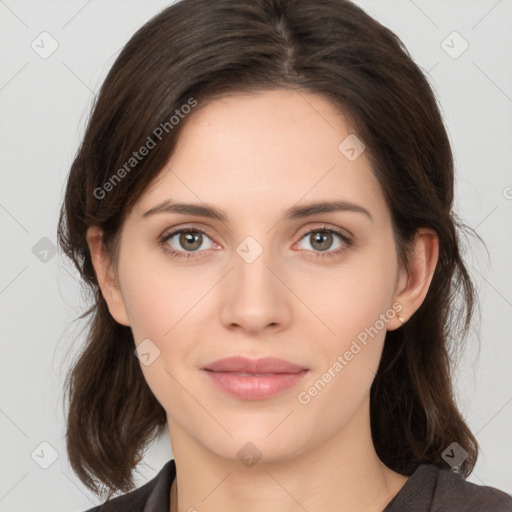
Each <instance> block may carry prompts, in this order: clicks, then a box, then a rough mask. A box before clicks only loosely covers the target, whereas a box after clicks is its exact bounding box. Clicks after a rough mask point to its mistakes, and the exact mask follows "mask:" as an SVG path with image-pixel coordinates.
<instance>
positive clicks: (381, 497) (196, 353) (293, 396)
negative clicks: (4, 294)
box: [88, 91, 438, 512]
mask: <svg viewBox="0 0 512 512" xmlns="http://www.w3.org/2000/svg"><path fill="white" fill-rule="evenodd" d="M349 133H350V131H349V129H348V127H347V124H346V123H345V122H344V119H343V117H342V116H341V115H340V114H339V113H338V112H337V111H336V110H335V109H334V107H333V106H332V104H331V103H329V102H328V101H327V100H326V99H324V98H323V97H322V96H319V95H317V94H313V93H309V92H305V91H302V92H300V93H298V92H293V91H266V92H261V93H258V94H252V95H248V94H236V95H235V94H231V95H229V96H226V97H223V98H217V99H215V100H214V101H212V102H211V103H208V104H206V105H205V106H202V107H201V108H197V109H196V110H194V112H193V114H191V116H190V118H189V119H188V120H187V124H186V125H185V127H184V131H183V132H182V134H181V135H180V139H179V142H178V146H177V149H176V151H175V153H174V154H173V155H172V157H171V158H170V160H169V162H168V165H167V166H166V167H165V168H164V169H163V170H162V172H161V173H160V175H159V176H158V178H157V179H156V180H155V181H154V183H153V184H152V185H151V186H150V187H149V188H148V189H147V190H146V191H145V193H144V195H143V196H142V197H141V199H140V200H139V202H138V203H137V204H136V206H135V207H134V208H133V210H132V211H131V212H130V214H129V216H128V217H127V219H126V221H125V223H124V225H123V227H122V232H121V238H120V244H119V252H118V258H117V260H115V261H113V260H112V259H110V258H109V257H108V255H106V254H105V252H104V250H103V245H102V239H101V230H100V229H99V228H97V227H92V228H90V229H89V232H88V242H89V247H90V250H91V255H92V258H93V263H94V267H95V270H96V273H97V276H98V280H99V283H100V287H101V290H102V293H103V295H104V297H105V299H106V301H107V303H108V306H109V310H110V312H111V314H112V316H113V317H114V318H115V319H116V320H117V321H118V322H119V323H121V324H124V325H129V326H130V327H131V329H132V332H133V336H134V340H135V344H136V345H138V344H139V343H140V342H141V341H142V340H144V339H146V338H149V339H150V340H151V341H152V342H153V343H154V344H155V345H156V346H157V347H158V348H159V350H160V356H159V357H157V358H156V359H155V360H154V361H153V362H152V363H151V364H150V365H149V366H145V365H142V364H141V368H142V371H143V372H144V376H145V378H146V380H147V382H148V385H149V386H150V388H151V390H152V392H153V393H154V394H155V396H156V398H157V399H158V400H159V402H160V403H161V404H162V406H163V407H164V409H165V410H166V412H167V418H168V425H169V436H170V441H171V444H172V447H173V454H174V458H175V461H176V467H177V481H176V482H175V484H174V485H173V488H172V492H171V496H172V502H171V503H172V506H171V510H179V511H186V510H190V509H191V508H192V507H194V508H195V509H197V510H201V511H218V510H224V511H235V510H236V511H238V510H240V508H241V504H243V509H244V510H245V511H248V512H251V511H261V510H265V511H268V512H272V511H277V510H279V511H280V512H283V511H284V512H291V511H298V510H301V511H302V510H304V509H306V510H308V511H310V512H313V511H322V512H328V511H334V510H336V511H338V512H339V511H355V510H357V511H366V512H370V511H381V510H382V509H383V508H384V507H385V506H386V504H387V503H388V502H389V501H390V500H391V499H392V498H393V496H395V495H396V494H397V492H398V491H399V490H400V489H401V487H402V486H403V485H404V483H405V482H406V480H407V477H404V476H402V475H399V474H398V473H395V472H393V471H392V470H390V469H389V468H387V467H386V466H385V465H384V464H383V463H382V462H381V461H380V460H379V458H378V456H377V454H376V452H375V449H374V446H373V443H372V440H371V432H370V418H369V391H370V387H371V384H372V381H373V379H374V376H375V372H376V371H377V368H378V364H379V360H380V356H381V352H382V348H383V343H384V338H385V333H386V330H393V329H396V328H399V327H400V326H401V323H400V322H399V320H398V318H397V316H396V315H395V316H394V318H392V319H390V320H389V321H388V322H387V323H386V324H385V326H384V328H382V329H381V330H380V331H379V332H378V334H377V335H376V336H374V337H373V338H371V339H370V340H369V342H368V344H367V345H366V346H364V348H363V349H362V350H361V351H360V352H359V353H358V354H357V355H356V356H355V357H354V358H353V359H352V360H351V361H349V362H348V364H347V365H346V366H345V367H344V368H343V370H342V371H341V372H339V373H338V374H337V375H336V377H335V378H332V379H331V381H330V382H329V383H328V384H327V385H326V386H325V388H324V389H323V390H322V391H321V392H319V393H318V394H317V395H316V396H314V397H312V398H311V400H310V402H309V403H307V404H301V403H299V401H298V399H297V396H298V393H299V392H301V391H304V390H307V389H308V388H309V387H310V386H312V385H313V384H314V383H315V382H316V381H317V380H318V379H319V378H321V377H322V375H323V374H324V373H325V372H326V371H327V369H328V368H329V367H332V365H333V363H334V362H335V361H336V360H337V357H338V355H342V354H344V353H345V352H346V351H347V350H348V349H349V347H350V345H351V343H352V341H353V340H354V339H356V337H357V335H358V334H359V333H361V332H362V331H364V329H365V328H369V327H370V326H373V325H375V324H376V320H378V319H379V315H380V314H382V313H385V312H386V311H389V310H391V311H392V310H393V309H392V305H393V304H394V303H395V304H396V303H397V302H399V303H400V304H401V305H402V308H403V309H402V310H401V312H400V314H401V316H402V317H403V318H404V319H405V321H407V319H408V318H409V317H410V316H411V315H412V314H413V313H414V312H415V311H416V310H417V309H418V308H419V306H420V305H421V303H422V301H423V300H424V298H425V296H426V293H427V291H428V287H429V285H430V281H431V277H432V273H433V271H434V269H435V265H436V262H437V258H438V239H437V237H436V235H435V233H434V232H433V231H432V230H429V229H421V230H420V231H418V236H417V237H416V241H415V244H414V248H413V251H412V253H411V256H410V259H409V265H410V269H409V275H408V274H407V273H406V271H405V269H404V268H402V267H401V265H400V264H399V260H398V257H397V251H396V248H395V243H394V238H393V229H392V223H391V214H390V211H389V208H388V206H387V204H386V203H385V200H384V196H383V194H382V191H381V189H380V186H379V183H378V181H377V179H376V178H375V176H374V175H373V173H372V172H371V169H370V166H369V163H368V161H367V159H366V155H365V152H363V153H362V154H361V155H360V156H359V157H358V158H357V159H356V160H355V161H349V160H348V159H347V158H346V156H345V155H344V154H343V153H342V152H340V150H339V149H338V146H339V144H340V142H342V141H343V140H344V139H345V138H346V137H347V135H348V134H349ZM167 199H173V200H174V201H180V202H194V203H199V204H201V203H208V204H209V205H213V206H215V207H217V208H220V209H222V210H224V211H225V212H226V214H227V215H228V220H227V221H226V222H221V221H219V220H215V219H210V218H204V217H193V216H191V215H188V214H187V215H183V214H178V213H159V214H155V215H152V216H148V217H147V218H143V217H142V215H143V213H144V212H146V211H147V210H149V209H150V208H152V207H154V206H155V205H157V204H159V203H161V202H162V201H165V200H167ZM320 200H345V201H350V202H352V203H356V204H358V205H360V206H362V207H364V208H365V209H367V210H368V211H369V212H370V214H371V217H372V219H369V218H368V217H367V216H365V215H363V214H361V213H357V212H352V211H342V212H330V213H321V214H317V215H313V216H311V217H308V218H302V219H295V220H283V219H282V214H283V211H284V210H285V209H287V208H290V207H292V206H295V205H302V204H305V203H306V202H310V201H320ZM323 226H327V228H339V229H340V230H341V231H342V232H343V233H344V234H346V235H349V236H350V237H351V238H352V240H353V241H354V244H353V245H352V246H345V248H344V250H343V252H341V253H340V254H337V255H335V256H333V257H332V258H322V257H321V256H320V255H321V254H322V251H321V249H318V247H319V244H318V243H316V244H315V239H314V234H310V235H306V233H307V232H308V231H309V230H311V229H314V228H318V229H319V231H321V232H322V233H323V232H324V231H323V230H322V228H323ZM181 227H186V228H189V229H191V228H192V227H198V228H201V229H203V230H205V231H206V232H207V236H206V237H205V238H203V244H202V245H201V246H200V248H199V249H195V256H196V258H195V259H189V260H187V259H186V258H172V257H171V256H170V255H169V254H168V253H166V252H165V251H164V250H163V246H162V245H160V244H159V243H158V239H159V237H160V236H161V235H162V234H165V233H168V232H171V231H172V230H173V229H176V228H181ZM247 236H251V237H253V238H254V239H255V240H256V241H257V242H258V244H259V245H260V246H261V248H262V249H263V252H262V254H261V255H260V256H259V257H257V258H256V259H255V261H253V262H252V263H248V262H247V261H245V260H244V259H243V258H241V257H240V256H239V254H238V253H237V252H236V249H237V247H238V246H239V245H240V243H241V242H242V241H243V240H244V239H245V238H246V237H247ZM179 239H180V237H179V235H177V236H175V237H174V238H173V239H172V240H170V241H168V242H167V246H171V248H173V249H175V250H178V251H181V253H183V254H186V253H187V251H186V248H187V247H189V246H187V245H180V243H179V242H180V240H179ZM185 243H186V241H185ZM199 243H200V242H199ZM327 245H328V244H327ZM344 245H345V244H344V242H343V241H342V240H341V239H339V238H337V236H336V235H333V238H332V241H331V246H328V248H327V252H331V253H332V252H334V251H336V250H337V249H338V248H339V247H343V246H344ZM324 252H325V251H324ZM232 355H245V356H247V357H250V358H259V357H264V356H274V357H279V358H282V359H285V360H288V361H291V362H293V363H296V364H299V365H301V366H304V367H306V368H308V369H309V373H308V375H307V376H306V377H305V378H304V380H303V382H301V383H300V384H299V385H298V386H296V387H294V388H292V389H291V390H287V391H285V392H284V393H282V394H280V395H278V396H276V397H273V398H269V399H265V400H242V399H239V398H234V397H231V396H228V395H226V394H224V393H223V392H222V391H219V390H218V389H216V388H214V387H213V386H212V385H211V383H210V381H209V379H207V378H206V377H205V375H204V373H203V372H202V371H201V370H200V369H201V368H202V367H203V366H204V365H205V364H206V363H208V362H212V361H215V360H217V359H221V358H224V357H228V356H232ZM247 442H251V443H253V444H254V445H255V446H256V447H257V448H258V450H259V451H260V452H261V454H262V458H261V460H260V461H259V462H258V463H256V464H255V465H254V466H252V467H246V466H245V465H244V464H242V463H241V462H240V460H239V459H238V458H237V452H238V451H239V450H240V449H241V448H242V447H244V445H246V443H247ZM176 484H177V485H176ZM176 496H177V500H176ZM176 502H177V503H176Z"/></svg>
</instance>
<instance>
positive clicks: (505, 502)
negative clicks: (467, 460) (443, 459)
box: [433, 468, 512, 512]
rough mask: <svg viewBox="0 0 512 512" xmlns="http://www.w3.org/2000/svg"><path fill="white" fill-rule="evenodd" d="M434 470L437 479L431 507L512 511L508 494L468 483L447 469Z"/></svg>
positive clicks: (468, 511) (477, 511)
mask: <svg viewBox="0 0 512 512" xmlns="http://www.w3.org/2000/svg"><path fill="white" fill-rule="evenodd" d="M436 469H437V470H438V477H437V485H436V492H435V496H434V501H433V505H437V506H438V508H439V510H441V509H442V508H444V509H445V510H460V511H461V512H482V511H484V510H492V511H493V512H502V511H503V512H511V511H512V497H511V496H510V495H509V494H507V493H505V492H503V491H500V490H499V489H496V488H495V487H489V486H485V485H477V484H474V483H472V482H468V481H466V480H464V479H463V478H461V477H460V476H459V475H458V474H456V473H453V472H452V471H449V470H447V469H439V468H436ZM448 507H450V508H448ZM456 507H457V508H456ZM434 509H435V507H434Z"/></svg>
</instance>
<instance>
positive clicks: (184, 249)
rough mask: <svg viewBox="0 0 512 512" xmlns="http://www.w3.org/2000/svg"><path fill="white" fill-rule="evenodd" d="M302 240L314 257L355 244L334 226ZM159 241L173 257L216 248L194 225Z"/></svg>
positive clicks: (339, 251)
mask: <svg viewBox="0 0 512 512" xmlns="http://www.w3.org/2000/svg"><path fill="white" fill-rule="evenodd" d="M313 235H314V236H313ZM336 238H337V239H338V240H340V241H341V242H338V245H337V246H336V247H335V248H334V250H329V249H330V248H331V247H332V245H333V240H334V241H335V240H336ZM302 240H309V244H308V245H309V246H310V247H311V248H308V247H306V248H304V247H303V248H301V250H304V249H305V250H306V251H307V252H309V253H312V256H311V257H313V258H315V257H320V258H326V257H334V256H337V255H339V254H341V253H342V252H344V251H345V250H346V249H347V248H349V247H350V246H352V244H353V241H352V240H351V239H350V238H349V237H347V236H346V235H344V234H343V233H342V232H341V231H338V230H337V229H334V228H328V227H327V226H322V227H319V228H315V229H310V230H309V231H308V232H306V233H304V235H302V237H301V241H302ZM208 241H209V244H208V243H207V244H206V247H205V246H204V244H205V242H208ZM159 242H160V244H161V245H162V247H163V249H164V251H165V252H166V253H168V254H169V255H170V256H171V257H173V258H187V259H191V258H196V257H201V255H200V254H199V253H201V252H203V250H206V249H213V248H214V247H213V246H214V243H213V241H212V239H211V238H210V237H209V236H208V235H207V234H206V232H205V231H203V230H202V229H199V228H196V227H192V226H190V227H184V228H180V229H177V230H174V231H172V232H170V233H166V234H164V235H163V236H162V238H161V239H160V241H159ZM200 249H203V250H200Z"/></svg>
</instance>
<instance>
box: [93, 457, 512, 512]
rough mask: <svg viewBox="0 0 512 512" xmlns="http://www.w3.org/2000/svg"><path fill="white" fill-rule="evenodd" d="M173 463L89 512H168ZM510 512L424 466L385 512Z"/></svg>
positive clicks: (503, 502)
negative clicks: (134, 487)
mask: <svg viewBox="0 0 512 512" xmlns="http://www.w3.org/2000/svg"><path fill="white" fill-rule="evenodd" d="M175 476H176V465H175V463H174V459H171V460H170V461H169V462H167V463H166V464H165V465H164V467H163V468H162V469H161V470H160V472H159V473H158V474H157V475H156V476H155V477H154V478H153V479H152V480H150V481H149V482H147V483H146V484H144V485H143V486H141V487H139V488H138V489H135V490H133V491H130V492H128V493H126V494H124V495H122V496H117V497H115V498H112V499H111V500H109V501H106V502H105V503H103V504H102V505H99V506H98V507H95V508H91V509H89V510H87V511H86V512H169V509H170V502H169V499H170V493H171V485H172V482H173V481H174V478H175ZM411 511H412V512H509V511H512V497H511V496H509V495H508V494H506V493H504V492H503V491H500V490H498V489H495V488H494V487H485V486H481V485H477V484H473V483H470V482H467V481H466V480H463V479H462V478H461V477H460V475H457V474H455V473H453V472H452V471H450V470H448V469H440V468H438V467H437V466H434V465H432V464H422V465H420V466H418V468H417V469H416V470H415V471H414V473H413V474H412V475H411V476H410V477H409V479H408V480H407V482H405V485H404V486H403V487H402V488H401V489H400V491H399V492H398V494H397V495H396V496H395V497H394V498H393V499H392V500H391V501H390V502H389V504H388V506H387V507H386V508H385V509H384V510H383V512H411Z"/></svg>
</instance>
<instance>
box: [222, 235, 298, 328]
mask: <svg viewBox="0 0 512 512" xmlns="http://www.w3.org/2000/svg"><path fill="white" fill-rule="evenodd" d="M271 255H272V251H271V249H270V247H265V246H264V245H263V244H260V243H259V242H258V241H257V240H256V239H255V238H254V237H252V236H248V237H246V238H245V239H244V240H243V241H242V242H241V243H240V244H239V245H238V246H237V247H236V254H234V261H233V264H234V268H233V271H232V272H231V279H230V280H229V282H228V290H227V297H226V298H225V301H224V308H223V315H222V316H223V321H224V322H225V323H226V325H233V324H238V325H240V326H241V327H243V328H245V329H247V330H251V331H257V330H259V329H263V328H264V327H265V326H267V325H269V324H282V323H283V322H286V321H287V319H288V316H287V312H289V309H288V307H289V305H287V304H286V303H285V302H286V293H285V291H286V290H284V289H283V288H285V287H284V285H283V283H281V281H280V280H279V279H278V278H277V277H276V276H275V273H276V270H275V269H274V268H273V267H274V266H276V262H273V261H272V258H271ZM277 266H279V265H278V264H277Z"/></svg>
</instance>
